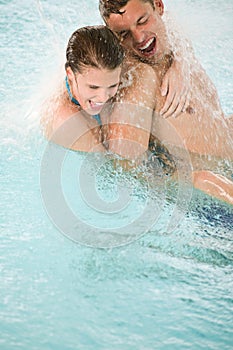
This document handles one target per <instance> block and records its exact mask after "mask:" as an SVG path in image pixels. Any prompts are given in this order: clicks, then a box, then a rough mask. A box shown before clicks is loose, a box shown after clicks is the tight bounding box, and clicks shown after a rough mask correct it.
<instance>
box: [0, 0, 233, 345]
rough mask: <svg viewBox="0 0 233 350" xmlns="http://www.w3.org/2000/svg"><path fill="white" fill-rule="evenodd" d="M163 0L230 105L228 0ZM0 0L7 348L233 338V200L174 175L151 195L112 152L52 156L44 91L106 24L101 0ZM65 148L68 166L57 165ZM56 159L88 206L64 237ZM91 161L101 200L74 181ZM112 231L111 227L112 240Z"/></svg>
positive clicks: (1, 304) (67, 189) (67, 186)
mask: <svg viewBox="0 0 233 350" xmlns="http://www.w3.org/2000/svg"><path fill="white" fill-rule="evenodd" d="M165 3H166V7H167V9H169V10H171V13H172V14H173V16H174V17H175V19H176V22H177V18H180V19H181V26H182V28H183V31H184V32H185V34H187V35H188V36H190V37H191V39H192V41H193V43H194V47H195V50H196V53H197V56H198V58H199V59H200V60H201V62H202V64H203V66H204V67H205V69H206V70H207V71H208V73H209V75H210V76H211V78H212V80H213V81H214V83H215V84H216V86H217V89H218V92H219V95H220V99H221V103H222V106H223V109H224V111H225V112H226V114H230V113H232V110H233V108H232V100H233V81H232V73H233V72H232V55H233V42H232V40H233V39H232V38H233V35H232V32H233V27H232V15H233V6H232V3H231V1H230V0H229V1H220V2H219V1H218V2H217V1H205V2H202V4H201V5H200V3H199V1H197V0H192V1H191V0H190V1H184V0H181V1H177V4H176V5H175V2H174V1H170V0H169V1H168V0H166V1H165ZM0 5H1V11H0V16H1V19H2V21H1V22H2V30H1V51H2V59H1V77H2V79H1V85H0V98H1V135H2V137H1V177H2V181H1V202H2V211H1V241H0V249H1V258H0V259H1V260H0V268H1V277H0V278H1V281H0V329H1V332H0V348H1V349H3V350H11V349H23V350H36V349H38V350H39V349H40V350H41V349H43V350H47V349H48V350H49V349H56V350H59V349H61V350H63V349H78V350H79V349H88V350H89V349H95V350H96V349H101V350H102V349H110V348H111V349H117V350H118V349H123V350H124V349H127V350H128V349H148V350H151V349H172V350H173V349H179V350H180V349H197V350H199V349H231V348H232V332H233V306H232V305H233V303H232V301H233V295H232V291H233V278H232V276H233V208H232V207H231V206H228V205H226V204H224V203H221V202H219V201H217V200H214V199H211V198H209V197H208V196H205V195H203V194H202V193H200V192H198V191H193V192H192V191H191V192H189V190H190V187H189V186H188V188H187V189H188V191H187V192H186V193H187V194H188V195H187V196H186V197H184V199H185V200H184V202H182V201H181V199H183V196H182V194H180V193H179V191H177V188H176V187H174V188H173V185H172V184H169V183H167V182H166V183H165V182H164V184H163V186H164V187H162V189H163V188H164V189H165V190H164V191H159V190H157V192H156V201H152V200H150V198H151V197H152V196H151V194H152V195H154V192H153V191H154V189H153V188H150V187H148V182H146V183H143V182H140V183H139V182H137V181H136V180H135V179H134V178H132V177H129V176H124V175H122V174H121V173H120V172H118V173H117V174H115V173H114V175H116V176H114V177H113V176H112V174H113V172H114V170H113V169H112V167H111V164H110V163H108V162H105V161H104V160H103V158H102V157H96V156H93V158H91V159H89V156H87V155H85V154H81V153H80V154H79V153H75V152H65V153H64V152H62V151H61V150H59V152H58V153H57V152H55V153H54V149H53V148H50V147H48V145H47V143H46V142H45V141H44V140H43V138H42V136H41V133H40V130H39V123H38V119H37V111H38V107H39V105H40V103H41V99H42V98H43V96H44V95H45V94H46V90H47V87H48V86H49V87H50V86H52V85H53V82H54V79H55V78H53V77H56V75H57V71H58V70H59V69H60V68H59V69H58V68H57V67H60V65H61V64H62V62H63V60H64V57H63V54H64V48H65V44H66V41H67V39H68V37H69V36H70V34H71V33H72V32H73V31H74V30H75V29H76V27H79V26H83V25H87V24H93V23H99V22H100V17H99V15H98V7H97V1H94V0H88V1H84V0H81V1H79V2H78V1H73V0H71V1H70V2H69V6H68V7H67V6H66V5H65V3H64V4H60V5H59V7H58V6H57V2H55V1H53V0H51V1H34V2H32V3H31V4H28V3H27V2H20V1H19V0H13V1H10V0H9V1H7V0H3V1H1V3H0ZM88 13H92V16H89V15H87V14H88ZM207 21H208V25H207V24H206V23H207ZM48 82H49V84H48ZM45 86H46V88H45ZM54 154H55V155H58V156H59V155H60V158H58V163H48V161H49V160H51V159H52V160H53V161H54ZM50 157H52V158H50ZM43 162H45V163H43ZM46 162H47V163H46ZM59 162H62V174H61V176H60V177H59V178H57V177H56V176H57V174H56V172H55V173H54V175H55V177H54V179H56V181H58V182H59V183H60V184H61V186H62V189H63V192H64V198H65V201H66V202H67V203H68V204H69V209H71V210H70V211H69V214H70V213H73V214H74V215H76V216H77V213H78V214H79V215H80V220H79V224H80V225H81V226H80V230H78V232H79V234H78V236H75V237H74V236H72V235H69V234H68V235H67V234H63V233H65V232H62V231H64V230H63V228H62V227H59V226H60V222H61V223H63V222H64V220H61V221H60V222H59V223H58V225H57V226H55V224H56V222H54V221H56V220H57V218H59V217H61V213H58V214H59V215H58V216H55V220H54V217H53V213H51V212H50V211H49V208H46V206H45V205H44V200H46V197H45V196H46V193H45V191H44V187H43V186H42V187H41V176H42V180H43V169H45V170H46V171H48V168H46V167H44V166H42V165H43V164H52V165H53V164H55V165H57V164H58V166H59V165H60V163H59ZM93 164H96V166H97V168H98V169H99V172H98V174H97V176H96V174H95V168H93V167H92V165H93ZM88 166H89V168H88ZM86 167H87V168H86ZM80 168H82V169H84V170H85V171H84V172H82V173H81V174H87V175H88V176H87V177H84V178H81V180H82V181H83V183H84V184H85V187H88V184H89V185H90V188H92V187H91V186H93V182H94V180H95V181H96V183H97V185H98V186H97V187H96V188H95V189H96V196H97V197H98V198H97V197H96V198H97V199H96V201H99V200H101V201H100V202H98V209H101V210H99V211H97V210H95V205H96V202H93V203H91V206H89V205H88V204H90V202H89V201H90V200H91V199H90V196H89V192H88V191H83V190H82V188H81V189H80V187H78V186H77V181H76V179H77V176H78V174H79V173H80ZM49 169H50V170H51V168H49ZM55 170H56V169H55ZM47 174H48V173H47ZM52 175H53V174H52ZM50 179H51V178H50ZM74 184H75V186H76V187H73V186H74ZM42 185H43V183H42ZM45 185H51V182H49V183H48V184H45ZM45 188H47V187H45ZM117 189H120V192H118V190H117ZM120 196H123V199H124V201H123V205H122V200H121V197H120ZM148 198H149V199H148ZM48 199H51V196H49V197H48ZM177 199H178V200H179V201H180V203H181V205H180V206H178V205H177V202H179V201H178V200H177ZM99 203H101V205H103V206H102V207H100V204H99ZM106 203H107V204H106ZM114 203H117V205H115V204H114ZM47 204H48V203H47ZM114 205H115V206H114ZM119 205H122V207H119ZM106 206H107V209H106ZM119 208H121V210H120V211H119V213H118V212H117V210H118V209H119ZM177 208H178V209H179V210H178V209H177ZM46 209H47V212H46ZM61 209H62V208H61ZM174 211H175V212H176V215H175V218H177V217H178V219H179V220H178V221H176V220H174V216H172V215H173V213H174ZM56 214H57V213H56ZM148 214H149V215H148ZM153 214H154V215H153ZM151 218H152V220H151ZM171 218H173V219H172V220H171ZM66 219H67V216H65V222H66V223H67V221H68V223H69V220H66ZM150 220H151V221H150ZM169 225H173V226H169ZM125 228H126V229H125ZM106 230H107V231H111V230H112V232H113V234H112V235H110V236H107V238H106V232H105V231H106ZM103 231H104V234H101V235H100V234H99V233H102V232H103ZM142 231H143V232H144V233H145V234H143V235H141V234H140V233H141V232H142ZM115 232H117V234H118V235H114V233H115ZM95 233H96V235H95ZM67 236H68V237H67ZM86 237H87V239H86ZM96 237H97V238H96ZM99 237H101V239H102V237H103V239H102V240H101V239H99ZM116 237H117V239H116ZM85 239H86V240H85Z"/></svg>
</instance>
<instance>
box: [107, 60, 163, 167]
mask: <svg viewBox="0 0 233 350" xmlns="http://www.w3.org/2000/svg"><path fill="white" fill-rule="evenodd" d="M158 85H159V81H158V80H157V79H156V76H155V73H154V70H153V69H152V68H151V67H150V66H148V65H145V64H143V63H137V65H136V67H135V66H133V68H131V69H129V70H128V71H127V73H126V75H125V78H123V87H122V88H120V89H119V93H118V96H117V99H116V103H115V104H114V108H113V111H112V113H111V118H110V122H109V135H108V142H109V150H110V151H112V152H114V153H117V154H118V155H120V156H121V157H123V158H126V159H131V160H136V159H137V158H138V157H140V156H141V155H142V154H143V153H144V152H146V151H147V149H148V143H149V137H150V132H151V124H152V117H153V110H154V101H155V99H156V93H155V92H156V87H157V88H158Z"/></svg>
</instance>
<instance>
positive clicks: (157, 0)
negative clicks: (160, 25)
mask: <svg viewBox="0 0 233 350" xmlns="http://www.w3.org/2000/svg"><path fill="white" fill-rule="evenodd" d="M154 4H155V9H156V11H157V12H158V13H159V15H160V16H162V15H163V13H164V4H163V1H162V0H154Z"/></svg>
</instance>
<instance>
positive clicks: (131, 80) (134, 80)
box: [117, 58, 160, 108]
mask: <svg viewBox="0 0 233 350" xmlns="http://www.w3.org/2000/svg"><path fill="white" fill-rule="evenodd" d="M159 86H160V84H159V79H158V77H157V75H156V73H155V71H154V69H153V68H152V67H151V66H150V65H149V64H146V63H143V62H140V61H138V60H136V59H133V58H131V59H128V60H127V61H126V63H125V66H124V67H123V72H122V79H121V84H120V87H119V91H118V98H117V99H118V100H124V99H126V100H128V101H130V102H134V103H139V104H143V105H145V106H148V107H150V108H154V103H155V97H156V94H157V93H158V88H159Z"/></svg>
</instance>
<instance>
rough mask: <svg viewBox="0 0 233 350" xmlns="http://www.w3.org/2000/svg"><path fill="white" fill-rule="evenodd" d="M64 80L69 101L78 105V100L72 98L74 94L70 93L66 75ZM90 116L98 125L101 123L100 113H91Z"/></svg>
mask: <svg viewBox="0 0 233 350" xmlns="http://www.w3.org/2000/svg"><path fill="white" fill-rule="evenodd" d="M65 82H66V89H67V92H68V95H69V98H70V100H71V102H73V103H74V104H76V105H77V106H80V103H79V102H78V100H76V98H74V96H73V95H72V93H71V91H70V85H69V82H68V77H67V76H66V78H65ZM92 118H94V119H95V120H96V121H97V123H98V124H99V125H102V122H101V118H100V114H95V115H92Z"/></svg>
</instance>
